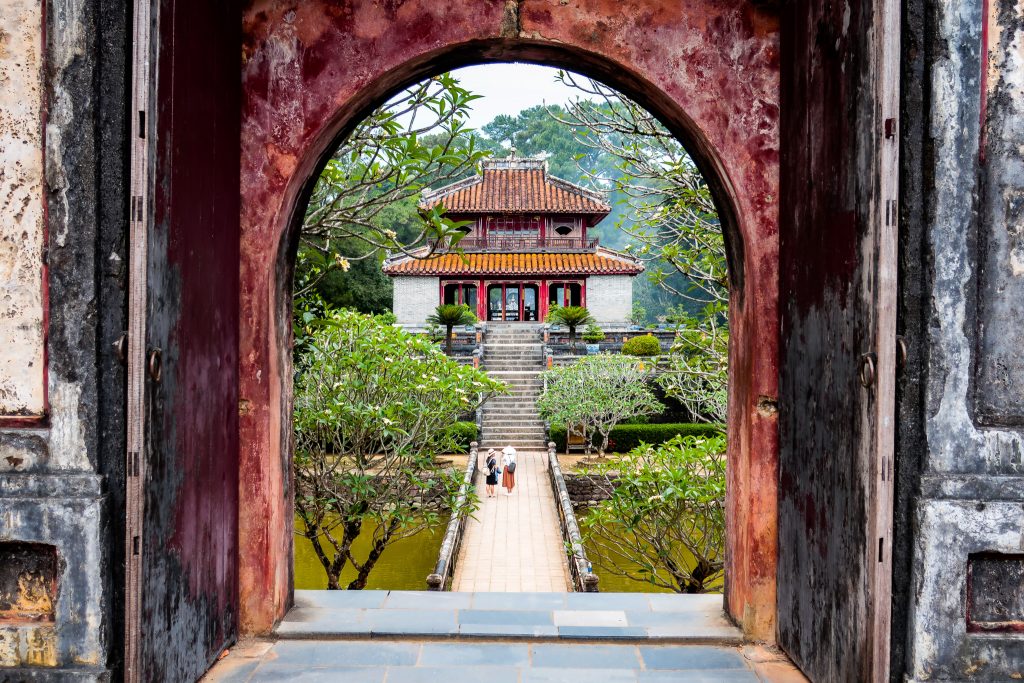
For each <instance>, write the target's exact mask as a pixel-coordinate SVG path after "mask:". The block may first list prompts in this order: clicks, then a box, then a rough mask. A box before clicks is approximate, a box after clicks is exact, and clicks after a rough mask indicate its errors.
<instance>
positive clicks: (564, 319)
mask: <svg viewBox="0 0 1024 683" xmlns="http://www.w3.org/2000/svg"><path fill="white" fill-rule="evenodd" d="M544 320H545V322H548V323H552V324H555V325H565V326H566V327H568V328H569V346H571V347H572V348H573V349H575V348H576V328H578V327H580V326H582V325H589V324H591V323H593V322H594V316H592V315H591V314H590V311H588V310H587V309H585V308H584V307H583V306H552V307H551V309H550V310H549V311H548V316H547V318H545V319H544Z"/></svg>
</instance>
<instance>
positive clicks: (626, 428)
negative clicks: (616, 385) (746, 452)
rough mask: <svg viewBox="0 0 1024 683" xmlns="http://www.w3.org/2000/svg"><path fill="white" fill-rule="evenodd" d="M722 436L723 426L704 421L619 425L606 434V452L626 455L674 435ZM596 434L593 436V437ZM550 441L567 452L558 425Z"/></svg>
mask: <svg viewBox="0 0 1024 683" xmlns="http://www.w3.org/2000/svg"><path fill="white" fill-rule="evenodd" d="M724 433H725V425H720V424H710V423H707V422H699V423H693V422H664V423H652V424H644V423H640V424H618V425H616V426H615V427H613V428H612V430H611V432H610V433H609V435H608V449H607V452H608V453H627V452H629V451H631V450H633V449H634V448H636V447H638V446H639V445H640V444H648V445H650V446H657V445H658V444H662V443H665V442H666V441H669V440H671V439H674V438H675V437H677V436H700V437H709V438H710V437H713V436H720V435H722V434H724ZM597 436H598V435H596V434H595V437H597ZM550 439H551V440H552V441H554V442H555V447H556V448H557V449H558V450H559V451H561V452H563V453H564V452H565V450H566V431H565V427H563V426H561V425H557V426H556V425H552V427H551V432H550ZM591 445H592V446H594V447H597V446H598V445H599V444H597V443H594V442H593V441H591Z"/></svg>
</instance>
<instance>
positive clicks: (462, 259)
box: [383, 157, 644, 325]
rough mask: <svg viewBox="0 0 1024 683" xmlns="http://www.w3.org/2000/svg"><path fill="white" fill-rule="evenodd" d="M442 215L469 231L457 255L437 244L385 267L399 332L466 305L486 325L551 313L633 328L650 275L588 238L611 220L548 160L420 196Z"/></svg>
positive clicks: (497, 162) (513, 165) (512, 162)
mask: <svg viewBox="0 0 1024 683" xmlns="http://www.w3.org/2000/svg"><path fill="white" fill-rule="evenodd" d="M438 205H442V206H443V207H444V209H445V211H446V214H445V215H446V216H447V217H449V218H451V219H453V220H459V221H469V222H470V223H469V225H468V226H466V228H464V229H465V231H466V236H465V237H464V238H462V239H461V240H460V241H459V242H458V248H459V250H460V251H461V253H459V252H457V251H454V250H451V249H449V247H448V245H447V244H431V245H428V246H426V247H423V248H422V250H421V251H420V252H419V253H418V254H417V256H419V257H420V258H416V257H414V256H407V255H404V254H403V255H401V256H398V257H392V258H389V259H387V260H386V261H385V262H384V265H383V270H384V273H385V274H387V275H388V276H390V277H392V278H393V279H394V284H395V288H394V305H393V310H394V313H395V316H396V317H397V318H398V323H399V324H403V325H421V324H424V323H425V321H426V317H427V316H428V315H430V314H431V313H432V312H433V311H434V308H435V307H436V306H437V305H438V304H442V303H446V304H457V303H458V304H467V305H468V306H469V307H470V308H472V309H473V311H474V312H475V313H476V314H477V317H479V318H480V319H481V320H487V321H506V322H535V321H541V320H543V319H544V317H545V316H546V315H547V312H548V310H549V308H551V307H552V306H555V305H559V306H585V307H587V309H589V310H590V312H591V313H592V314H593V316H594V317H595V319H596V320H597V321H598V322H599V323H603V324H612V325H614V324H623V323H625V322H626V321H627V320H628V319H629V316H630V312H631V309H632V302H633V278H634V277H636V276H637V275H639V274H640V273H642V272H643V270H644V267H643V265H642V264H641V263H640V262H639V261H637V260H636V259H634V258H632V257H630V256H628V255H626V254H622V253H620V252H616V251H612V250H611V249H606V248H604V247H602V246H601V245H600V244H599V243H598V239H597V237H595V236H593V235H592V234H591V229H592V228H593V227H594V226H595V225H597V224H598V223H599V222H600V221H601V220H602V219H604V218H605V217H606V216H607V215H608V213H609V212H610V211H611V206H609V204H608V202H607V200H606V198H605V197H604V196H603V195H602V194H600V193H598V192H594V191H592V190H588V189H586V188H583V187H580V186H579V185H575V184H573V183H570V182H568V181H566V180H562V179H561V178H556V177H554V176H552V175H549V174H548V169H547V162H546V161H544V160H542V159H523V158H515V157H512V158H507V159H492V160H489V161H485V162H483V164H482V166H481V172H480V175H476V176H471V177H469V178H465V179H463V180H460V181H458V182H455V183H453V184H451V185H447V186H445V187H442V188H439V189H437V190H434V191H432V192H427V193H424V195H423V198H422V200H421V202H420V208H421V209H422V210H429V209H432V208H434V207H436V206H438ZM432 249H433V253H431V250H432ZM428 254H430V256H429V257H427V258H423V257H424V256H427V255H428Z"/></svg>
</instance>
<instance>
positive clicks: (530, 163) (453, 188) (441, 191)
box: [419, 156, 611, 213]
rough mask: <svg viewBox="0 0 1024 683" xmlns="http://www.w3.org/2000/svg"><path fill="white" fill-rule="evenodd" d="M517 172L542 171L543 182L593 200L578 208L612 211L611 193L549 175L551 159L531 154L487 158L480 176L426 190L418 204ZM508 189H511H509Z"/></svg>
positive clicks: (423, 205) (428, 203)
mask: <svg viewBox="0 0 1024 683" xmlns="http://www.w3.org/2000/svg"><path fill="white" fill-rule="evenodd" d="M516 171H525V172H527V173H529V172H537V171H540V176H541V178H540V179H541V184H542V185H548V186H550V187H552V188H555V189H557V190H561V191H563V192H567V193H569V194H570V195H575V196H576V197H579V198H581V199H583V200H588V201H589V202H591V203H592V204H591V206H589V207H584V206H579V207H577V208H578V209H579V212H580V213H595V212H602V213H608V212H610V211H611V205H610V204H609V203H608V196H607V194H606V193H603V192H600V191H598V190H593V189H590V188H586V187H583V186H581V185H577V184H576V183H573V182H570V181H568V180H565V179H563V178H559V177H557V176H553V175H551V174H549V173H548V162H547V160H546V159H541V158H532V157H525V158H523V157H515V156H512V157H506V158H502V159H485V160H484V161H483V162H481V164H480V167H479V172H478V174H477V175H473V176H469V177H466V178H462V179H461V180H457V181H455V182H454V183H450V184H448V185H445V186H443V187H439V188H437V189H436V190H424V191H423V193H422V196H421V198H420V202H419V207H420V209H421V210H427V209H429V208H430V207H431V206H432V205H436V204H437V203H439V202H441V201H442V200H443V199H444V198H446V197H450V196H452V195H455V194H457V193H460V192H463V191H466V190H469V189H470V188H473V187H475V186H477V185H481V184H482V183H484V182H485V180H486V179H487V178H488V177H491V176H492V174H494V173H498V174H505V173H513V172H516ZM509 177H510V178H511V177H514V176H509ZM503 182H506V183H508V182H511V181H503ZM506 191H511V190H509V189H506ZM528 191H529V190H528ZM515 199H516V200H519V201H522V198H521V197H519V196H516V197H515ZM456 203H458V202H456ZM511 203H513V202H510V204H511ZM584 204H585V202H584ZM451 210H452V211H472V212H477V211H486V212H491V211H501V209H500V208H495V207H488V208H486V209H482V208H480V207H475V208H473V207H452V208H451ZM543 210H545V209H543V208H542V207H538V208H531V209H529V211H543ZM548 210H551V211H557V212H565V209H564V208H561V207H555V206H552V207H550V208H549V209H548ZM508 211H510V212H512V213H518V212H519V209H517V208H515V207H511V206H510V208H509V209H508ZM570 213H571V211H570Z"/></svg>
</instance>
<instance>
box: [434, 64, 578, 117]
mask: <svg viewBox="0 0 1024 683" xmlns="http://www.w3.org/2000/svg"><path fill="white" fill-rule="evenodd" d="M556 73H558V69H553V68H551V67H547V66H537V65H536V64H481V65H479V66H467V67H464V68H462V69H458V70H456V71H453V72H452V74H454V75H455V77H456V78H458V79H459V82H460V84H461V85H462V87H463V88H466V89H467V90H469V91H470V92H472V93H473V94H475V95H483V97H482V98H481V99H479V100H475V101H474V102H473V104H472V107H473V111H472V112H471V113H470V116H469V126H470V127H471V128H477V129H479V128H482V127H483V126H484V125H485V124H487V123H490V122H491V121H492V120H493V119H494V117H495V116H497V115H498V114H512V115H515V114H518V113H519V112H520V111H522V110H523V109H526V108H528V107H532V106H535V105H538V104H544V103H546V104H565V103H566V102H568V101H569V100H571V99H573V98H574V97H575V96H576V94H577V92H576V91H575V90H573V89H572V88H568V87H566V86H564V85H562V84H561V83H558V82H557V81H556V80H555V74H556Z"/></svg>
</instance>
